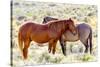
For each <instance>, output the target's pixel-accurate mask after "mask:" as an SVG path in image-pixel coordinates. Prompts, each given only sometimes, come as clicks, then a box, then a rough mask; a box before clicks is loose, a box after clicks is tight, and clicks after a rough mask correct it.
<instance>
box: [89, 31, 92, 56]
mask: <svg viewBox="0 0 100 67" xmlns="http://www.w3.org/2000/svg"><path fill="white" fill-rule="evenodd" d="M89 42H90V54H92V29H90V34H89Z"/></svg>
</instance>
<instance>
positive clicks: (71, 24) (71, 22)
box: [67, 18, 77, 35]
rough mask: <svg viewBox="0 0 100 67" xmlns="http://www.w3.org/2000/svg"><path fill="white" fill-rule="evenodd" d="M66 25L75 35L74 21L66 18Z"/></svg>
mask: <svg viewBox="0 0 100 67" xmlns="http://www.w3.org/2000/svg"><path fill="white" fill-rule="evenodd" d="M67 27H68V30H70V31H71V32H72V34H74V35H75V34H76V33H77V31H76V27H75V24H74V21H73V20H72V19H71V18H69V19H68V20H67Z"/></svg>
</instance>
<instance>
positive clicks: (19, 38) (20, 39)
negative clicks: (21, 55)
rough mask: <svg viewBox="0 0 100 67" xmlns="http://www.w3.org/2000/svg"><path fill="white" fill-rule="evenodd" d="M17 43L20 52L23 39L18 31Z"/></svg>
mask: <svg viewBox="0 0 100 67" xmlns="http://www.w3.org/2000/svg"><path fill="white" fill-rule="evenodd" d="M18 44H19V48H20V50H21V52H22V51H23V39H22V36H21V33H20V32H19V33H18Z"/></svg>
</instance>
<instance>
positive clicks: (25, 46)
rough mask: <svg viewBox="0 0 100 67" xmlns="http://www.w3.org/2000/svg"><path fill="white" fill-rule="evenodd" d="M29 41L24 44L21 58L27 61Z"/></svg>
mask: <svg viewBox="0 0 100 67" xmlns="http://www.w3.org/2000/svg"><path fill="white" fill-rule="evenodd" d="M29 43H30V42H29V41H26V42H24V44H25V45H24V49H23V57H24V59H27V54H28V48H29V45H30V44H29Z"/></svg>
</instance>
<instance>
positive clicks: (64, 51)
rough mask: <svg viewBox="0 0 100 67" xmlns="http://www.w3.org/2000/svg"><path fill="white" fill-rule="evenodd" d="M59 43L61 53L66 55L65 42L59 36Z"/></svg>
mask: <svg viewBox="0 0 100 67" xmlns="http://www.w3.org/2000/svg"><path fill="white" fill-rule="evenodd" d="M59 41H60V45H61V48H62V52H63V54H64V55H65V56H66V42H65V41H64V40H63V39H61V38H60V40H59Z"/></svg>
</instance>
